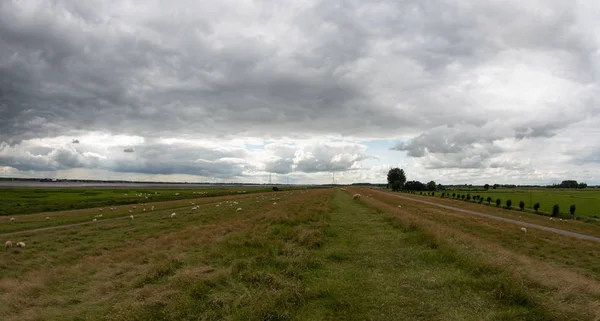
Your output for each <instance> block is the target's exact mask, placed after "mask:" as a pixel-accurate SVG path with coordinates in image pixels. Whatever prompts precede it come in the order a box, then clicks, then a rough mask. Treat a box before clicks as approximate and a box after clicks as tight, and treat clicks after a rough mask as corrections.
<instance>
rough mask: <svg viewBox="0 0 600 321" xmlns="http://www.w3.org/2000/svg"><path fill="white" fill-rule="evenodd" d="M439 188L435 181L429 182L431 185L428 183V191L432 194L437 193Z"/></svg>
mask: <svg viewBox="0 0 600 321" xmlns="http://www.w3.org/2000/svg"><path fill="white" fill-rule="evenodd" d="M436 187H437V184H436V183H435V182H434V181H429V183H427V190H428V191H430V192H432V191H435V189H436Z"/></svg>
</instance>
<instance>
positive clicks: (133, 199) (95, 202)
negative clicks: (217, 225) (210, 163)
mask: <svg viewBox="0 0 600 321" xmlns="http://www.w3.org/2000/svg"><path fill="white" fill-rule="evenodd" d="M270 190H271V188H257V187H240V188H179V189H173V188H170V189H160V188H140V187H138V188H0V199H1V200H2V202H0V216H5V215H15V214H30V213H38V212H51V211H65V210H73V209H85V208H91V207H106V206H108V207H111V206H119V205H125V204H142V203H152V202H161V201H169V200H182V199H191V198H199V197H212V196H224V195H238V194H250V193H260V192H266V191H270Z"/></svg>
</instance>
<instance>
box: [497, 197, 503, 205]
mask: <svg viewBox="0 0 600 321" xmlns="http://www.w3.org/2000/svg"><path fill="white" fill-rule="evenodd" d="M500 204H502V200H501V199H499V198H497V199H496V206H498V207H500Z"/></svg>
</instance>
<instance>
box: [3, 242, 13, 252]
mask: <svg viewBox="0 0 600 321" xmlns="http://www.w3.org/2000/svg"><path fill="white" fill-rule="evenodd" d="M11 247H12V242H11V241H6V243H4V249H5V250H6V249H10V248H11Z"/></svg>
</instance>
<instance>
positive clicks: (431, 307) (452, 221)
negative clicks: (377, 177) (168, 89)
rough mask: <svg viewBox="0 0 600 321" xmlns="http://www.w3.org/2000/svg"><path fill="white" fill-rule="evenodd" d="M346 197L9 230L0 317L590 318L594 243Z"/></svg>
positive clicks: (598, 313) (597, 287) (265, 200)
mask: <svg viewBox="0 0 600 321" xmlns="http://www.w3.org/2000/svg"><path fill="white" fill-rule="evenodd" d="M348 190H349V193H346V192H342V191H340V190H338V189H335V190H334V189H321V190H309V191H287V192H278V193H266V194H261V195H259V194H257V195H235V196H230V197H228V198H227V199H225V198H223V197H222V198H219V199H217V198H214V199H213V202H208V201H207V202H206V203H203V204H201V205H200V208H199V209H198V210H195V211H194V210H191V209H190V207H189V205H186V206H182V207H181V208H180V209H179V210H178V211H177V216H176V217H175V218H170V213H171V212H172V210H171V208H172V207H174V206H175V205H173V203H172V202H164V203H156V206H157V207H159V206H160V207H161V208H163V207H165V208H168V209H167V210H162V209H161V210H156V211H154V212H152V213H148V214H146V215H140V216H137V217H136V218H135V219H134V220H124V219H123V220H100V221H98V222H94V223H90V224H86V225H80V226H74V227H65V228H60V229H55V230H48V231H41V232H25V233H23V234H20V235H14V236H11V239H12V241H13V242H16V241H25V242H27V247H26V248H18V249H16V248H13V249H9V250H6V251H4V252H3V253H1V255H2V256H3V257H2V260H0V302H3V304H1V305H0V319H2V320H39V319H44V320H597V319H598V318H600V281H599V280H598V278H596V277H593V275H592V274H593V273H594V272H595V270H593V268H594V267H595V266H596V267H597V266H600V253H599V252H598V250H597V244H593V243H591V242H587V241H579V240H578V241H573V240H572V239H571V238H568V237H563V236H560V235H552V237H550V236H547V235H545V234H543V233H542V234H539V233H527V234H523V233H518V228H515V227H514V226H505V225H501V224H500V223H498V224H496V222H491V221H487V222H486V221H485V220H484V219H483V218H481V219H480V220H473V221H472V222H471V220H469V219H467V218H466V217H461V216H460V215H458V214H456V213H451V212H443V213H441V212H435V211H434V209H433V208H427V207H422V206H417V205H416V204H414V203H413V202H411V201H408V200H399V199H397V198H395V197H394V195H391V194H388V193H382V192H376V191H371V190H368V189H364V188H348ZM354 192H360V193H362V194H363V195H367V194H372V197H366V196H365V197H363V198H361V199H360V200H358V201H353V200H352V199H351V197H350V195H351V193H354ZM207 200H208V198H207ZM179 202H182V201H179ZM234 202H237V204H235V203H234ZM216 204H219V205H220V206H216ZM399 204H402V208H398V207H397V205H399ZM237 207H241V208H242V211H239V212H236V211H235V209H236V208H237ZM89 211H91V212H90V213H95V211H96V210H89ZM49 215H50V216H52V215H60V214H58V213H51V214H49ZM25 216H29V215H24V216H17V218H22V217H25ZM505 224H506V223H505ZM582 224H583V223H582ZM484 227H486V228H487V230H485V229H483V228H484ZM480 229H483V230H481V231H480ZM489 233H492V234H489ZM488 234H489V235H488ZM498 236H503V237H502V239H501V240H498ZM5 239H6V237H5ZM5 239H4V240H5ZM511 240H513V241H511ZM511 242H512V243H511ZM553 242H554V243H553ZM529 243H531V244H536V245H537V246H538V249H537V250H535V251H538V252H537V254H536V253H533V252H532V253H529V252H528V251H529V249H521V248H519V246H518V244H529ZM561 244H562V247H560V245H561ZM554 246H558V247H556V248H555V247H554ZM594 246H595V248H594ZM565 248H566V249H568V251H566V250H563V249H565ZM568 252H570V253H568ZM550 254H552V255H550ZM577 254H578V255H579V259H580V260H583V261H585V263H581V264H575V265H573V264H565V263H564V262H565V261H566V260H574V259H576V255H577ZM542 255H544V256H546V257H544V258H542V257H541V256H542Z"/></svg>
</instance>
